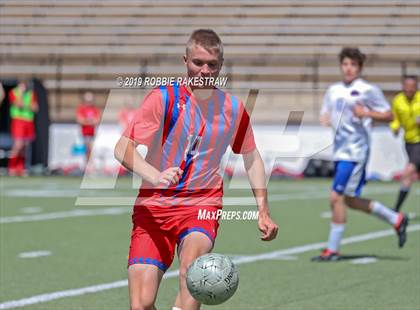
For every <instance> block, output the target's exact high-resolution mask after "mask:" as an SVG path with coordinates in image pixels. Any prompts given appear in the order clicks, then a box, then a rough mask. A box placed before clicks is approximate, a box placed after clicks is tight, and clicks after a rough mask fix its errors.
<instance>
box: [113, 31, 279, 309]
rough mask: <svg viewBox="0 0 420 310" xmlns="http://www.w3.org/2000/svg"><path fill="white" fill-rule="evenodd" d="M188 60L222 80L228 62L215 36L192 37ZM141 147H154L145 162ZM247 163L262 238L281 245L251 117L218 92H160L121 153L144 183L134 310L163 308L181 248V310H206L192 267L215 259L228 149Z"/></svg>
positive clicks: (132, 271) (134, 259)
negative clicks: (194, 288) (191, 285)
mask: <svg viewBox="0 0 420 310" xmlns="http://www.w3.org/2000/svg"><path fill="white" fill-rule="evenodd" d="M184 61H185V65H186V69H187V73H188V77H217V76H218V75H219V72H220V70H221V67H222V63H223V47H222V42H221V40H220V38H219V36H218V35H217V34H216V33H215V32H214V31H213V30H209V29H199V30H196V31H194V32H193V33H192V35H191V37H190V39H189V41H188V43H187V52H186V55H185V56H184ZM138 144H142V145H146V146H147V148H148V152H147V155H146V157H145V158H144V157H142V156H141V155H140V153H139V152H137V151H136V147H137V145H138ZM229 146H230V147H231V148H232V150H233V152H234V153H237V154H241V155H242V157H243V159H244V164H245V169H246V171H247V174H248V177H249V180H250V183H251V187H252V189H253V193H254V196H255V198H256V204H257V207H258V210H259V218H258V228H259V230H260V231H261V239H262V240H264V241H270V240H273V239H274V238H275V237H276V235H277V229H278V227H277V225H276V224H275V223H274V222H273V220H272V219H271V217H270V212H269V206H268V198H267V189H266V176H265V171H264V163H263V161H262V159H261V156H260V153H259V152H258V150H257V148H256V145H255V141H254V135H253V131H252V127H251V125H250V118H249V115H248V113H247V112H246V110H245V108H244V105H243V104H242V102H241V101H240V100H239V99H238V98H237V97H235V96H233V95H231V94H229V93H227V92H224V91H222V90H220V89H217V88H213V87H209V88H206V87H201V86H194V85H192V86H191V87H189V86H183V85H175V86H167V87H164V86H161V87H158V88H155V89H153V90H152V91H151V92H150V93H149V94H148V95H147V96H146V97H145V99H144V100H143V102H142V104H141V106H140V107H139V108H138V110H137V113H136V115H135V117H134V120H133V121H132V122H131V124H130V126H129V127H128V128H127V129H126V130H125V132H124V133H123V135H122V137H121V138H120V140H119V141H118V143H117V145H116V147H115V157H116V158H117V160H119V161H120V162H121V163H122V165H123V166H124V167H126V168H127V169H128V170H130V171H133V172H134V173H136V174H138V175H140V176H141V177H142V180H143V181H142V185H141V187H140V190H139V193H138V196H137V199H136V202H135V205H134V208H133V216H132V220H133V229H132V233H131V243H130V250H129V258H128V284H129V293H130V306H131V309H155V307H154V303H155V300H156V296H157V292H158V288H159V284H160V282H161V279H162V277H163V275H164V273H165V271H166V270H167V269H168V268H169V267H170V265H171V263H172V261H173V259H174V255H175V249H177V252H178V258H179V262H180V264H179V292H178V295H177V297H176V300H175V307H173V309H188V310H191V309H199V308H200V303H199V302H198V301H197V300H195V299H194V298H193V297H192V296H191V295H190V293H189V291H188V288H187V286H186V273H187V268H188V266H189V265H190V264H191V263H192V262H193V261H194V260H195V259H196V258H197V257H199V256H201V255H203V254H205V253H209V252H210V251H211V250H212V248H213V246H214V242H215V238H216V235H217V229H218V227H219V223H218V219H217V218H211V219H209V218H205V219H203V218H200V217H199V214H200V213H202V212H209V214H215V212H217V211H219V210H221V208H222V196H223V179H222V177H221V176H220V175H219V173H218V171H219V166H220V162H221V158H222V156H223V154H224V153H225V151H226V150H227V148H228V147H229Z"/></svg>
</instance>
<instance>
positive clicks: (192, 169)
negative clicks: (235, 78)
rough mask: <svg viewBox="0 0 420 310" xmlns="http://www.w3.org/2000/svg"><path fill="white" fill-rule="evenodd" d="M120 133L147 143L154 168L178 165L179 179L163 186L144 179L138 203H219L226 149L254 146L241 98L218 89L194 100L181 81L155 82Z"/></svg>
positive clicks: (242, 149)
mask: <svg viewBox="0 0 420 310" xmlns="http://www.w3.org/2000/svg"><path fill="white" fill-rule="evenodd" d="M123 135H124V136H126V137H128V138H129V139H131V140H134V141H135V142H137V143H138V144H143V145H146V146H147V147H148V153H147V155H146V161H147V162H148V163H149V164H151V165H152V166H154V167H155V168H156V169H158V170H159V171H164V170H166V169H168V168H170V167H180V168H181V169H182V170H183V174H182V176H181V178H180V181H179V183H178V184H177V185H173V186H170V187H168V188H160V189H159V188H156V187H153V185H152V184H150V183H148V182H146V181H143V183H142V186H141V188H140V191H139V196H138V200H137V202H136V204H143V205H146V204H148V205H150V204H152V205H154V204H157V205H162V204H163V205H173V204H177V205H180V204H181V205H183V204H194V205H197V204H200V203H204V204H211V205H214V204H216V205H221V197H222V193H223V182H222V177H221V176H220V174H219V173H218V172H219V168H220V162H221V159H222V157H223V155H224V153H225V152H226V149H227V148H228V146H229V145H230V146H231V147H232V150H233V152H234V153H236V154H244V153H248V152H250V151H253V150H254V149H255V147H256V146H255V141H254V135H253V131H252V127H251V125H250V119H249V115H248V113H247V112H246V110H245V108H244V105H243V103H242V102H241V101H240V100H239V99H238V98H236V97H235V96H233V95H231V94H229V93H226V92H223V91H222V90H220V89H214V90H212V94H211V96H210V97H209V98H207V99H205V100H198V99H197V98H196V97H195V96H194V95H193V94H192V93H191V92H190V90H189V89H188V88H187V87H184V86H168V87H159V88H155V89H153V90H152V91H151V92H150V93H149V94H148V95H147V96H146V97H145V99H144V100H143V102H142V104H141V106H140V107H139V109H138V110H137V112H136V115H135V117H134V119H133V121H132V122H131V124H130V125H129V126H128V128H127V129H126V130H125V132H124V134H123ZM175 198H178V199H175ZM210 200H211V201H210Z"/></svg>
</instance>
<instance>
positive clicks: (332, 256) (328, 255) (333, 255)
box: [311, 249, 341, 262]
mask: <svg viewBox="0 0 420 310" xmlns="http://www.w3.org/2000/svg"><path fill="white" fill-rule="evenodd" d="M340 259H341V256H340V253H338V252H334V251H331V250H329V249H325V250H323V251H322V252H321V255H319V256H315V257H312V259H311V261H313V262H336V261H339V260H340Z"/></svg>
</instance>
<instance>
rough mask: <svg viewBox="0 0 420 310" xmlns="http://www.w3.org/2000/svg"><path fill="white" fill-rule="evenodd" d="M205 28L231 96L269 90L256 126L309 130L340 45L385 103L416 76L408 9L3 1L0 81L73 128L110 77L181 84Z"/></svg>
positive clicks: (348, 4)
mask: <svg viewBox="0 0 420 310" xmlns="http://www.w3.org/2000/svg"><path fill="white" fill-rule="evenodd" d="M203 27H207V28H210V27H211V28H213V29H214V30H215V31H217V32H218V33H219V34H220V36H221V37H222V40H223V41H224V44H225V58H226V61H225V68H224V70H223V73H222V74H226V75H227V76H228V77H229V84H228V86H229V87H231V88H237V89H247V88H251V87H253V88H260V89H271V90H272V91H271V92H269V93H270V95H267V97H264V98H260V100H259V101H258V104H260V105H262V106H263V108H261V106H260V109H256V114H255V115H254V117H255V120H256V121H264V122H270V121H273V122H274V121H277V120H276V119H273V116H272V115H276V113H273V111H278V110H279V109H284V108H286V109H289V110H293V109H294V110H305V113H307V114H306V116H307V117H309V118H310V119H311V120H313V121H315V120H316V118H317V117H316V115H317V109H318V108H319V105H320V100H321V99H322V91H323V90H324V89H325V87H326V86H327V85H328V84H329V83H331V82H332V81H334V80H337V77H338V68H337V53H338V52H339V50H340V49H341V48H342V47H343V46H346V45H351V46H359V47H360V48H361V49H362V51H363V52H365V53H366V54H368V57H369V58H368V62H367V64H366V68H365V76H366V77H367V78H368V79H370V80H371V81H372V82H375V83H377V84H378V85H379V86H380V87H381V88H382V89H383V90H384V91H385V93H386V95H387V96H391V95H393V94H394V93H395V92H396V91H397V90H399V87H400V84H399V81H400V77H401V74H403V73H409V74H416V75H420V56H419V55H420V2H419V1H417V0H407V1H395V0H381V1H377V0H372V1H357V0H356V1H348V0H343V1H328V0H315V1H309V0H304V1H299V2H297V1H291V0H285V1H258V3H255V2H254V1H240V2H239V1H232V0H230V1H223V2H219V1H206V2H205V3H203V2H201V1H196V0H191V1H176V2H171V1H153V2H152V1H132V0H123V1H112V0H111V1H93V0H91V1H53V0H41V1H10V0H4V1H2V2H0V36H1V40H0V65H1V77H2V78H19V79H20V78H30V77H38V78H41V79H43V80H44V82H45V85H46V87H47V89H48V90H49V92H50V95H49V102H50V107H51V109H50V111H51V117H52V119H53V120H54V121H60V122H65V121H74V108H75V106H76V104H77V103H78V101H79V99H80V94H81V93H82V92H83V91H84V90H86V89H90V90H94V91H95V92H96V94H97V99H98V102H99V103H100V104H101V105H104V104H105V102H106V98H107V95H108V92H109V89H111V88H116V87H117V85H116V82H115V79H116V77H118V76H136V75H142V76H179V75H183V74H184V72H185V67H184V66H183V63H182V58H181V56H182V54H183V53H184V49H185V42H186V41H187V39H188V35H189V34H190V32H191V31H192V30H193V29H196V28H203ZM266 93H268V92H266ZM262 94H263V93H262ZM120 104H121V105H122V101H121V103H120ZM118 108H119V105H118V103H117V104H116V105H115V109H118ZM277 114H278V113H277ZM111 115H112V114H111ZM114 115H115V114H114ZM285 117H287V115H286V116H285ZM106 120H107V121H112V119H106Z"/></svg>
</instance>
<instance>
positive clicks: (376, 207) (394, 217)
mask: <svg viewBox="0 0 420 310" xmlns="http://www.w3.org/2000/svg"><path fill="white" fill-rule="evenodd" d="M371 211H372V214H374V215H376V216H377V217H378V218H380V219H381V220H383V221H385V222H387V223H389V224H391V225H393V226H394V225H395V224H397V221H398V215H399V213H398V212H395V211H394V210H392V209H390V208H387V207H385V206H384V205H383V204H381V203H380V202H378V201H373V204H372V210H371Z"/></svg>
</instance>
